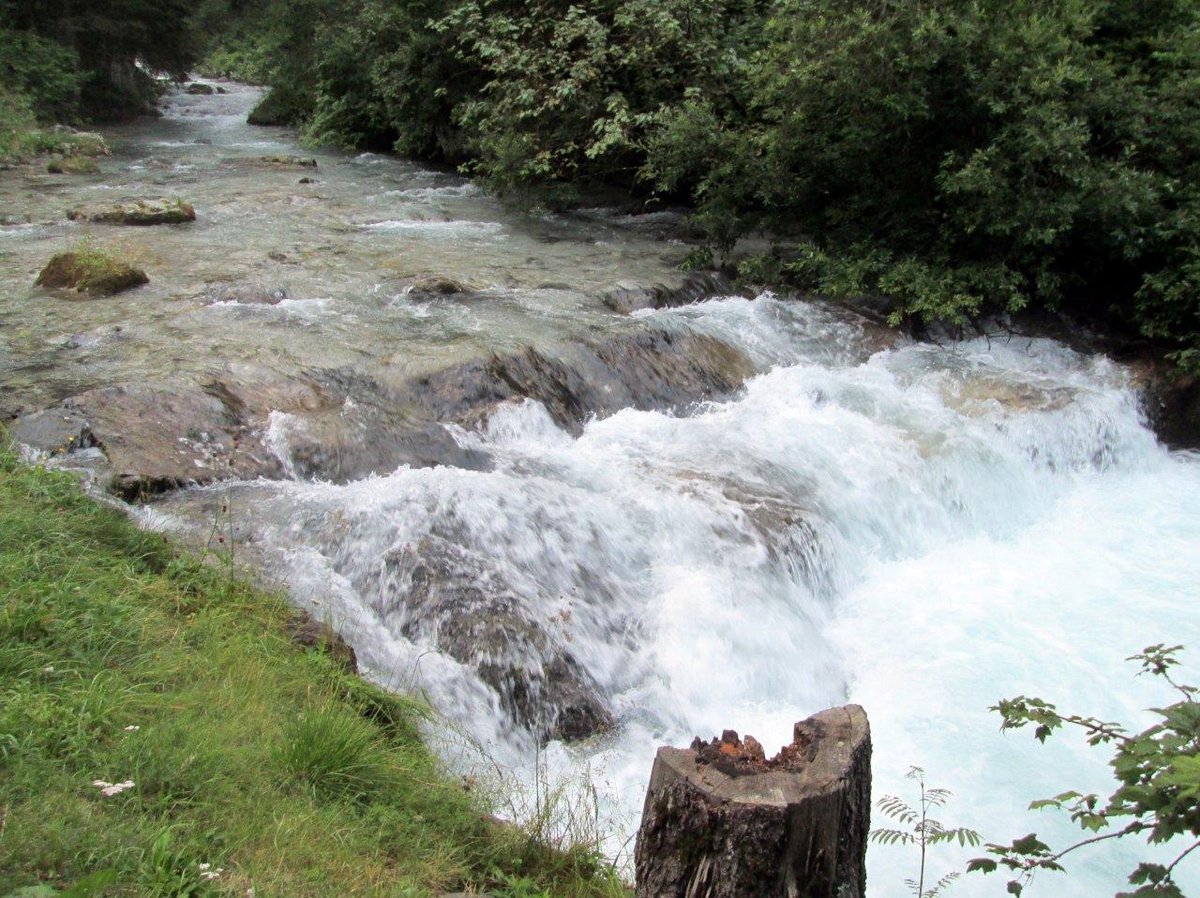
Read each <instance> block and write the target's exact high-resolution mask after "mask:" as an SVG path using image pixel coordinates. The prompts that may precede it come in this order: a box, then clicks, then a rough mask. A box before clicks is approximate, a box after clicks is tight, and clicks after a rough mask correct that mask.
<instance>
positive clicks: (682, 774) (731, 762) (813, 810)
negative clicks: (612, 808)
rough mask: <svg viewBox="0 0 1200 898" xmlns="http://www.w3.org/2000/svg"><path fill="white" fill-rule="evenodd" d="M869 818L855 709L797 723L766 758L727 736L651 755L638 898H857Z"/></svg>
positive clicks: (861, 732) (749, 743)
mask: <svg viewBox="0 0 1200 898" xmlns="http://www.w3.org/2000/svg"><path fill="white" fill-rule="evenodd" d="M870 813H871V732H870V726H869V725H868V723H867V715H866V713H865V712H864V711H863V709H862V708H860V707H859V706H858V705H846V706H845V707H841V708H833V709H830V710H828V711H822V712H821V713H820V714H816V715H814V716H813V717H810V718H808V719H807V720H802V721H801V722H799V723H797V724H796V727H795V737H794V739H793V741H792V744H791V745H785V746H784V747H783V749H782V751H780V753H779V754H778V755H777V756H776V757H774V758H772V759H770V760H767V759H766V758H765V757H764V755H763V751H762V746H761V745H759V744H758V742H757V741H756V740H755V739H754V737H752V736H747V737H746V739H745V741H744V742H743V741H741V740H739V739H738V736H737V733H734V732H732V731H729V730H727V731H726V732H725V734H724V735H723V736H722V737H721V739H720V740H716V739H714V740H713V741H712V742H711V743H708V744H705V743H702V742H701V741H700V740H699V739H697V740H696V741H695V742H693V743H692V747H691V748H690V749H678V748H660V749H659V750H658V755H657V757H655V759H654V770H653V772H652V773H651V774H650V787H649V789H648V791H647V794H646V806H645V809H644V810H643V812H642V826H641V829H640V831H639V832H638V840H637V849H636V853H635V863H636V868H637V898H862V896H863V895H864V894H865V892H866V884H867V871H866V848H867V831H868V829H869V826H870Z"/></svg>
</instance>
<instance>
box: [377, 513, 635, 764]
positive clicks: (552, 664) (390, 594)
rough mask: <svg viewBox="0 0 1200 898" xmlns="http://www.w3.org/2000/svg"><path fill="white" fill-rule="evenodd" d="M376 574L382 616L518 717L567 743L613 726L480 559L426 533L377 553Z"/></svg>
mask: <svg viewBox="0 0 1200 898" xmlns="http://www.w3.org/2000/svg"><path fill="white" fill-rule="evenodd" d="M380 578H381V579H380V583H379V584H378V588H379V592H380V594H381V596H382V599H383V601H384V602H385V604H386V605H387V606H388V607H389V608H390V609H391V610H390V611H389V612H388V618H389V624H390V625H392V626H394V627H396V628H397V629H398V630H399V632H400V633H401V634H403V635H404V636H406V637H408V638H409V639H413V640H418V641H423V642H428V643H431V644H434V645H436V646H437V647H438V649H439V650H440V651H442V652H445V653H446V654H447V655H449V656H451V657H452V658H454V659H455V660H457V661H459V662H461V663H462V664H466V665H469V666H471V667H473V668H474V669H475V670H476V671H477V672H478V674H479V677H480V679H482V680H483V681H484V682H485V683H487V684H488V685H489V686H490V687H492V689H494V690H495V691H496V693H497V694H498V695H499V697H500V704H501V706H502V707H503V708H504V710H505V711H506V713H508V715H509V716H510V717H511V718H512V719H513V720H514V721H515V722H516V723H518V724H519V725H521V726H523V727H525V728H527V729H529V730H531V731H532V732H534V733H535V734H537V735H538V736H539V737H540V738H542V739H564V740H568V741H571V740H578V739H584V738H587V737H589V736H592V735H595V734H596V733H600V732H603V731H605V730H608V729H611V728H612V727H613V726H614V725H615V720H614V718H613V715H612V712H611V711H610V710H609V708H608V704H607V702H606V701H605V699H604V697H603V696H602V695H601V694H600V691H599V688H598V686H597V685H596V683H595V682H594V681H593V680H592V678H591V676H590V675H589V674H588V673H587V671H586V670H585V669H584V668H583V666H582V665H580V664H579V663H578V662H577V661H576V660H575V658H574V656H573V655H572V654H571V652H570V650H569V649H568V648H567V647H566V646H565V645H563V644H562V643H561V642H560V641H559V640H558V639H556V638H555V637H553V636H552V635H551V634H550V633H549V632H548V631H547V630H546V629H545V628H544V627H542V626H541V625H540V624H538V623H537V622H536V620H535V618H534V615H533V613H532V612H531V611H530V610H529V609H528V607H527V606H526V603H525V600H524V598H523V597H522V596H520V595H518V594H517V592H516V591H514V590H512V589H511V588H510V587H509V586H508V585H507V584H506V583H505V582H504V580H503V579H502V577H501V576H500V575H499V574H498V573H497V572H496V571H495V570H494V569H492V567H491V566H490V565H488V564H487V563H486V561H485V560H484V559H481V558H478V557H476V556H475V555H474V554H473V553H471V552H470V551H469V550H467V549H465V548H463V547H462V546H459V545H457V544H455V543H453V542H451V541H450V540H446V539H442V538H440V537H436V536H429V537H425V538H423V539H422V540H421V541H420V542H419V544H418V545H417V546H416V547H415V548H414V547H406V548H404V549H401V550H398V551H394V552H392V553H390V554H388V555H387V556H385V557H384V559H383V570H382V572H381V574H380Z"/></svg>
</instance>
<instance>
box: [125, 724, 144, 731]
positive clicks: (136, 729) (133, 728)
mask: <svg viewBox="0 0 1200 898" xmlns="http://www.w3.org/2000/svg"><path fill="white" fill-rule="evenodd" d="M140 729H141V727H140V726H138V725H137V724H136V723H131V724H130V725H129V726H127V727H125V732H127V733H136V732H137V731H138V730H140Z"/></svg>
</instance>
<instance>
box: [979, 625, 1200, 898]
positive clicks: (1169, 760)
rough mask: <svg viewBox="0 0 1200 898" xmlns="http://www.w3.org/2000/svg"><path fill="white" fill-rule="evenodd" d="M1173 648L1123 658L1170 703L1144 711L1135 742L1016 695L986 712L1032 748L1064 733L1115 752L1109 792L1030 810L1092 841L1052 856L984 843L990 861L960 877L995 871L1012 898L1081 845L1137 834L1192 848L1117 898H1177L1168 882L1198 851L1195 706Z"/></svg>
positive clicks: (1119, 731) (1066, 797)
mask: <svg viewBox="0 0 1200 898" xmlns="http://www.w3.org/2000/svg"><path fill="white" fill-rule="evenodd" d="M1182 649H1183V646H1179V645H1174V646H1167V645H1164V644H1162V643H1159V644H1157V645H1152V646H1148V647H1147V648H1145V649H1144V650H1142V652H1140V653H1139V654H1136V655H1132V656H1130V657H1129V658H1127V659H1126V660H1129V661H1137V662H1139V664H1140V667H1141V669H1140V670H1139V671H1138V676H1141V675H1143V674H1148V675H1150V676H1153V677H1157V678H1159V679H1160V680H1162V681H1163V682H1165V683H1166V684H1167V685H1168V686H1169V687H1170V688H1171V689H1172V691H1174V692H1175V693H1176V694H1177V695H1178V697H1179V700H1178V701H1176V702H1175V703H1174V704H1171V705H1168V706H1166V707H1163V708H1152V709H1151V710H1152V711H1153V712H1154V713H1155V714H1157V715H1158V716H1159V718H1161V719H1160V720H1159V722H1157V723H1155V724H1154V725H1153V726H1151V727H1149V728H1148V729H1145V730H1143V731H1142V732H1140V733H1136V734H1130V733H1129V732H1128V731H1127V730H1126V728H1125V727H1123V726H1122V725H1121V724H1119V723H1115V722H1111V721H1104V720H1100V719H1098V718H1095V717H1084V716H1081V715H1078V714H1063V713H1060V712H1059V710H1058V708H1057V707H1056V706H1055V705H1053V704H1051V703H1050V702H1046V701H1043V700H1042V699H1039V698H1027V697H1025V696H1018V697H1017V698H1014V699H1005V700H1001V701H1000V702H998V703H997V704H996V705H994V706H993V707H992V708H991V710H993V711H996V712H997V713H999V714H1000V716H1001V718H1002V720H1003V722H1002V723H1001V726H1000V728H1001V730H1010V729H1021V728H1023V727H1026V726H1033V727H1034V733H1033V735H1034V738H1036V739H1037V740H1038V741H1039V742H1045V741H1046V739H1047V738H1048V737H1049V736H1051V735H1052V734H1053V733H1054V732H1056V731H1057V730H1060V729H1062V728H1063V727H1064V726H1066V725H1070V726H1073V727H1076V728H1078V729H1080V730H1082V731H1083V732H1084V734H1085V735H1086V738H1087V742H1088V744H1089V745H1092V746H1096V745H1107V744H1111V745H1114V746H1115V753H1114V755H1113V758H1112V760H1111V761H1110V762H1109V766H1110V767H1112V770H1113V775H1114V776H1115V778H1116V780H1117V783H1118V786H1117V789H1116V790H1115V791H1114V792H1113V793H1112V795H1110V796H1109V797H1108V799H1107V800H1105V801H1102V800H1101V799H1100V797H1099V796H1097V795H1095V794H1084V793H1081V792H1076V791H1067V792H1063V793H1061V794H1059V795H1056V796H1054V797H1053V798H1046V799H1041V800H1039V801H1035V802H1033V803H1032V804H1030V809H1031V810H1041V809H1045V808H1053V809H1055V810H1059V811H1065V812H1067V813H1068V814H1069V815H1070V818H1071V820H1072V822H1074V823H1076V824H1077V825H1079V827H1080V828H1081V829H1083V830H1085V831H1087V832H1089V833H1094V835H1091V836H1088V837H1086V838H1083V839H1081V840H1079V841H1078V842H1075V843H1074V844H1072V845H1069V846H1067V847H1066V848H1063V849H1061V850H1058V851H1055V850H1053V849H1052V848H1050V846H1048V845H1047V844H1046V843H1045V842H1042V841H1041V840H1040V839H1038V837H1037V834H1036V833H1030V834H1029V835H1027V836H1024V837H1022V838H1019V839H1015V840H1013V842H1012V843H1011V844H1008V845H999V844H991V843H989V844H988V845H987V850H988V852H989V854H990V855H991V857H981V858H975V859H974V860H972V861H971V862H970V863H969V864H968V865H967V870H968V871H969V872H970V871H978V872H982V873H992V872H994V871H996V870H997V869H999V868H1000V867H1004V868H1005V869H1007V870H1008V871H1010V873H1011V874H1012V875H1013V878H1012V879H1011V880H1009V882H1008V891H1009V893H1010V894H1013V895H1020V894H1021V892H1022V891H1023V889H1024V888H1025V887H1026V886H1027V885H1028V884H1029V883H1030V882H1031V881H1032V879H1033V877H1034V874H1036V873H1037V872H1038V871H1041V870H1051V871H1060V872H1061V871H1063V870H1064V869H1065V868H1064V867H1063V865H1062V864H1061V863H1060V861H1061V860H1062V858H1064V857H1065V856H1066V855H1068V854H1070V853H1071V852H1073V851H1076V850H1077V849H1079V848H1083V847H1085V846H1087V845H1094V844H1096V843H1098V842H1104V841H1109V840H1112V839H1122V838H1125V837H1126V836H1131V835H1136V834H1141V833H1146V839H1147V841H1148V842H1150V843H1152V844H1159V843H1164V842H1169V841H1171V840H1172V839H1174V838H1176V837H1179V836H1185V835H1186V836H1190V837H1191V838H1192V840H1193V841H1192V842H1191V844H1189V845H1188V846H1187V847H1186V848H1185V849H1183V851H1181V852H1180V853H1179V854H1178V855H1177V856H1176V857H1175V858H1174V859H1173V860H1172V861H1170V862H1169V863H1166V864H1162V863H1151V862H1145V861H1143V862H1142V863H1139V864H1138V865H1137V867H1136V868H1135V869H1134V870H1133V872H1132V873H1130V874H1129V883H1130V884H1131V885H1133V886H1135V887H1136V888H1135V889H1134V890H1133V891H1130V892H1122V893H1119V895H1118V898H1135V896H1136V898H1150V896H1154V898H1183V893H1182V892H1181V891H1180V889H1179V886H1178V885H1177V884H1176V882H1175V880H1174V873H1175V870H1176V868H1177V867H1178V866H1179V864H1180V863H1182V862H1183V861H1184V860H1185V859H1186V858H1187V857H1188V856H1189V855H1190V854H1191V853H1192V852H1193V851H1195V850H1196V849H1197V848H1200V702H1197V701H1196V693H1197V689H1196V687H1194V686H1190V685H1186V684H1183V683H1180V682H1178V681H1177V680H1176V679H1175V678H1174V676H1173V674H1172V669H1173V668H1175V667H1177V666H1178V664H1179V660H1178V657H1177V656H1178V654H1179V652H1180V651H1181V650H1182ZM1103 830H1108V831H1106V832H1105V831H1103Z"/></svg>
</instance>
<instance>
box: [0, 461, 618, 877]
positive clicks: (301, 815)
mask: <svg viewBox="0 0 1200 898" xmlns="http://www.w3.org/2000/svg"><path fill="white" fill-rule="evenodd" d="M289 613H290V609H289V607H288V605H287V603H286V602H285V601H283V600H282V599H281V598H280V597H278V596H273V595H270V594H266V593H263V592H261V591H259V590H256V589H254V588H252V587H250V586H248V585H246V584H245V583H243V582H241V581H239V580H238V579H237V578H235V577H233V576H232V575H231V574H230V573H229V570H228V567H224V568H222V566H220V565H213V564H211V563H205V562H204V561H202V560H200V559H197V558H195V557H193V556H189V555H187V554H184V553H182V552H181V551H179V550H178V549H176V548H175V547H174V546H172V545H171V544H170V543H169V542H167V541H166V539H165V538H164V537H162V536H160V535H155V534H149V533H145V532H143V531H140V530H138V529H137V528H136V527H134V526H133V525H132V524H130V523H129V522H128V521H127V520H126V519H125V518H124V517H123V516H122V515H120V514H119V513H118V512H116V511H113V510H111V509H108V508H105V507H102V506H100V505H98V504H96V503H93V502H92V501H90V500H88V499H86V498H85V497H83V496H82V495H81V493H80V491H79V488H78V486H77V485H76V484H75V482H74V481H73V480H72V479H70V478H69V477H66V476H63V475H59V474H54V473H50V472H47V471H45V470H43V469H40V468H36V467H27V466H25V465H23V464H21V463H19V462H18V461H17V460H16V457H15V456H14V454H13V452H12V451H11V450H10V449H8V448H4V447H3V446H0V896H6V895H8V894H9V893H10V892H13V891H15V890H18V889H23V888H26V887H29V886H33V885H46V886H50V887H53V888H56V889H71V887H72V886H75V888H74V889H72V890H71V892H70V894H96V895H147V896H204V895H245V894H247V889H249V888H251V887H253V889H254V894H255V895H257V896H260V898H261V896H273V895H278V896H308V895H311V896H330V895H380V896H383V895H388V896H422V895H427V894H434V895H436V894H438V893H439V892H440V891H443V890H446V891H453V890H455V889H466V890H471V889H477V890H480V891H483V890H485V889H486V890H488V891H490V892H491V893H492V894H495V895H498V896H507V898H521V896H528V898H534V896H537V898H541V896H570V898H584V896H596V898H602V896H604V898H616V896H622V895H626V894H627V891H626V889H625V887H624V886H622V885H621V883H620V882H619V881H617V880H616V878H615V877H614V876H613V875H612V874H611V872H609V871H607V870H606V869H605V868H604V865H603V864H600V863H598V862H597V858H596V855H595V853H594V851H592V850H590V848H589V846H586V845H577V846H573V847H568V848H567V850H561V849H551V848H549V847H547V846H546V845H545V844H544V843H542V842H541V841H539V840H538V838H537V837H536V836H535V835H534V834H532V831H531V830H529V829H522V828H520V827H511V826H499V825H497V824H495V823H494V822H492V821H491V819H490V818H489V817H488V808H487V807H485V806H483V804H482V803H481V799H480V798H479V797H478V794H477V792H476V790H472V791H470V792H468V791H465V790H464V788H463V786H462V784H461V783H460V782H458V781H456V780H455V779H453V778H451V777H449V776H447V775H446V774H445V772H444V771H443V770H442V769H441V768H440V766H439V764H438V763H437V761H436V760H435V759H434V757H433V756H432V755H431V754H430V752H429V751H428V750H427V748H426V747H425V745H424V744H423V743H422V741H421V738H420V735H419V723H420V720H421V717H422V715H424V714H428V713H429V712H428V710H427V709H426V708H424V707H423V706H422V705H421V704H420V703H418V702H417V701H415V700H413V699H410V698H407V697H403V696H398V695H394V694H390V693H385V692H383V691H381V690H379V689H376V688H375V687H373V686H371V685H369V684H367V683H365V682H363V681H362V680H359V679H358V678H356V677H353V676H351V675H349V674H347V673H345V672H344V671H343V670H342V669H341V668H340V667H339V666H338V664H337V663H336V662H335V661H333V660H332V659H331V658H330V657H329V656H327V655H325V654H323V653H320V652H315V651H305V650H302V649H300V648H298V647H296V646H294V645H293V644H292V643H291V642H290V641H289V640H288V638H287V636H286V634H285V624H286V620H287V618H288V615H289ZM129 780H132V781H133V783H134V785H133V786H132V787H131V788H128V789H126V790H125V791H122V792H120V793H119V794H114V795H112V796H110V797H105V796H104V795H103V794H102V793H101V789H100V787H97V786H95V785H93V783H94V782H95V781H104V782H107V783H122V782H125V781H129ZM201 864H209V865H211V866H210V867H209V868H208V870H207V872H209V873H211V872H213V871H215V870H218V869H220V870H221V872H220V874H219V875H218V876H216V878H215V879H211V880H210V879H206V878H205V876H204V873H205V872H206V871H205V869H204V868H202V867H201V866H200V865H201Z"/></svg>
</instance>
